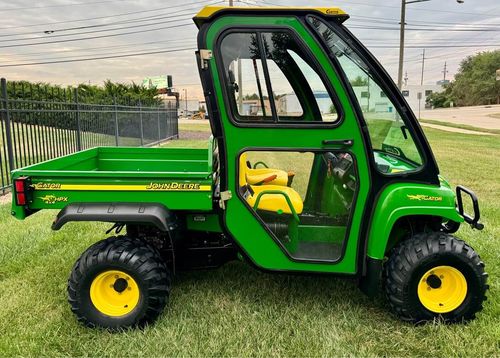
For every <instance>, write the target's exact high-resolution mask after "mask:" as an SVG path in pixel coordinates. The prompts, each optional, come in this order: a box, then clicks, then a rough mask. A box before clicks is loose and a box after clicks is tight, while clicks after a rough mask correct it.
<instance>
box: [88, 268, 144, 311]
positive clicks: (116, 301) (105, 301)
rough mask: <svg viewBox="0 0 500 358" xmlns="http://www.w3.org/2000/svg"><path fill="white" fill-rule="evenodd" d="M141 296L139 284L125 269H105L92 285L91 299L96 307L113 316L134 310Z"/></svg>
mask: <svg viewBox="0 0 500 358" xmlns="http://www.w3.org/2000/svg"><path fill="white" fill-rule="evenodd" d="M139 297H140V291H139V286H137V283H136V282H135V280H134V279H133V278H132V277H131V276H130V275H129V274H126V273H125V272H123V271H118V270H109V271H104V272H102V273H100V274H99V275H98V276H96V278H95V279H94V281H92V284H91V285H90V300H91V301H92V303H93V305H94V306H95V308H96V309H97V310H98V311H99V312H101V313H103V314H105V315H108V316H112V317H120V316H124V315H126V314H128V313H130V312H132V311H133V310H134V308H135V307H136V306H137V304H138V303H139Z"/></svg>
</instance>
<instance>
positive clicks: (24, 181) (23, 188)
mask: <svg viewBox="0 0 500 358" xmlns="http://www.w3.org/2000/svg"><path fill="white" fill-rule="evenodd" d="M28 185H29V183H28V177H20V178H17V179H16V180H14V189H15V192H16V204H17V205H21V206H24V205H26V204H27V200H26V192H27V190H28Z"/></svg>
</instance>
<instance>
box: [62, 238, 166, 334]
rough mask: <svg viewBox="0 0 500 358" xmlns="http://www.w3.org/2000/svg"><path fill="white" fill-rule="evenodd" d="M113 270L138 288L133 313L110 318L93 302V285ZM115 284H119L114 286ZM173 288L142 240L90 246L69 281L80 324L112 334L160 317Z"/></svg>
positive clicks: (163, 267) (157, 256)
mask: <svg viewBox="0 0 500 358" xmlns="http://www.w3.org/2000/svg"><path fill="white" fill-rule="evenodd" d="M111 270H117V271H119V272H123V273H124V274H126V275H127V280H128V279H129V278H132V282H134V284H135V286H134V288H138V292H139V294H138V298H137V301H136V303H135V304H134V306H133V307H134V308H133V310H132V311H131V312H128V313H126V314H118V315H108V314H105V313H103V312H102V311H100V310H99V309H98V308H96V306H95V305H94V303H93V301H92V298H91V293H90V290H91V285H92V282H94V280H95V279H96V278H97V277H100V276H99V275H101V274H103V273H104V274H105V273H106V272H113V271H111ZM115 277H117V276H115ZM116 282H118V280H117V281H115V285H116ZM170 285H171V279H170V273H169V270H168V268H167V267H166V265H165V263H164V262H163V260H162V259H161V257H160V254H159V253H158V251H157V250H156V249H155V248H153V247H152V246H150V245H148V244H147V243H146V242H144V241H143V240H140V239H135V238H129V237H125V236H118V237H110V238H108V239H106V240H103V241H100V242H97V243H96V244H94V245H92V246H90V247H89V248H88V249H87V250H86V251H85V252H84V253H83V254H82V255H81V256H80V258H79V259H78V260H77V261H76V263H75V265H74V267H73V270H72V272H71V275H70V277H69V280H68V296H69V297H68V301H69V303H70V305H71V310H72V311H73V313H74V314H75V315H76V317H77V319H78V321H80V322H81V323H83V324H85V325H86V326H88V327H101V328H109V329H112V330H118V329H121V328H128V327H137V326H139V327H141V326H144V325H146V324H148V323H151V322H153V321H154V320H155V319H156V318H157V317H158V316H159V315H160V313H161V312H162V310H163V308H164V307H165V305H166V302H167V299H168V296H169V293H170ZM103 287H107V286H103ZM110 287H111V286H110ZM129 289H130V290H131V289H132V287H130V288H129ZM115 290H116V288H115ZM117 292H119V293H120V294H121V293H122V292H121V291H117ZM124 307H127V306H124Z"/></svg>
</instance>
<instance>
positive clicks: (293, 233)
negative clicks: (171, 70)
mask: <svg viewBox="0 0 500 358" xmlns="http://www.w3.org/2000/svg"><path fill="white" fill-rule="evenodd" d="M199 41H200V44H199V45H200V48H203V49H208V50H211V51H212V54H213V57H212V58H211V59H203V60H202V67H203V68H204V69H202V70H201V75H202V79H203V82H204V89H205V94H206V96H207V105H208V106H209V111H210V112H211V116H212V121H213V122H212V126H213V131H214V134H215V136H216V139H217V141H218V144H219V151H220V158H221V170H220V190H221V191H222V192H225V193H229V192H230V193H231V199H229V200H227V201H225V205H224V206H225V208H224V211H223V225H224V227H225V228H226V230H227V231H228V233H229V234H230V235H231V236H232V237H233V238H234V240H235V241H236V243H237V244H238V245H239V247H240V248H241V250H242V251H243V252H244V253H245V254H246V256H247V257H248V258H249V259H250V260H252V261H253V263H255V264H256V265H257V266H259V267H261V268H264V269H268V270H291V271H320V272H342V273H355V272H356V267H357V265H356V257H357V249H358V242H359V233H360V227H361V223H362V218H363V211H364V209H365V205H366V203H365V201H366V198H367V194H368V188H369V184H370V183H369V170H368V160H367V154H366V150H365V146H364V143H363V139H362V135H361V130H360V126H359V124H358V121H357V120H356V116H355V114H354V111H353V109H352V108H353V106H352V105H351V103H350V100H349V97H348V95H347V93H346V91H345V89H344V88H343V86H342V84H341V82H340V80H339V77H338V76H337V73H336V72H335V70H334V68H333V66H332V64H331V62H330V60H329V59H328V56H327V55H326V54H325V52H324V51H323V50H322V49H321V47H320V46H319V45H318V43H317V42H316V40H315V39H314V37H313V35H312V34H311V32H310V30H309V29H308V28H307V25H306V22H305V21H304V19H301V17H300V16H252V15H245V16H242V15H241V14H239V15H238V16H235V15H231V14H227V15H224V16H221V17H218V18H217V19H216V20H214V21H213V22H211V23H210V24H207V25H206V26H204V27H203V28H202V29H201V32H200V37H199Z"/></svg>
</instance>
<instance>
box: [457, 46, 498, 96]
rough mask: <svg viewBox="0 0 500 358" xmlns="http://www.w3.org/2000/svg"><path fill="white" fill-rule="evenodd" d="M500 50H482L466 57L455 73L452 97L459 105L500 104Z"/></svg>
mask: <svg viewBox="0 0 500 358" xmlns="http://www.w3.org/2000/svg"><path fill="white" fill-rule="evenodd" d="M499 68H500V50H495V51H488V52H480V53H478V54H477V55H475V56H468V57H467V58H465V59H464V60H463V61H462V62H461V64H460V68H459V70H458V73H457V74H456V75H455V81H453V88H452V90H451V97H452V99H454V100H455V101H456V103H457V104H458V105H459V106H473V105H482V104H493V103H498V104H500V81H496V75H495V71H496V70H497V69H499Z"/></svg>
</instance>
